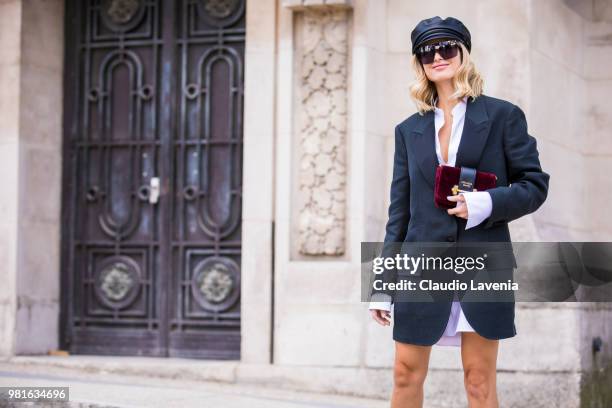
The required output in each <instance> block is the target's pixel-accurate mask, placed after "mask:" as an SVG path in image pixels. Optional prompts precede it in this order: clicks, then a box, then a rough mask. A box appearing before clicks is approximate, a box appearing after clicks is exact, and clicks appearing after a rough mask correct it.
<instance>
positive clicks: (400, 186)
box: [372, 125, 410, 301]
mask: <svg viewBox="0 0 612 408" xmlns="http://www.w3.org/2000/svg"><path fill="white" fill-rule="evenodd" d="M388 213H389V220H388V221H387V225H386V227H385V230H386V232H385V240H384V243H383V250H382V253H381V256H383V257H388V256H389V257H393V256H395V254H397V253H399V250H398V249H399V246H400V245H399V244H394V243H398V242H399V243H402V242H403V241H404V239H405V238H406V233H407V231H408V223H409V222H410V176H409V173H408V155H407V151H406V143H405V141H404V137H403V134H402V131H401V130H400V126H399V125H397V126H396V127H395V154H394V158H393V180H392V181H391V193H390V203H389V211H388ZM379 279H380V280H382V281H383V282H396V281H397V280H396V279H397V272H396V271H395V270H386V271H385V272H383V273H382V274H381V275H380V277H379ZM392 296H393V291H389V290H376V289H374V288H372V299H373V300H374V299H375V300H378V301H392V299H391V298H392Z"/></svg>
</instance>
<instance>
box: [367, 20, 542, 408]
mask: <svg viewBox="0 0 612 408" xmlns="http://www.w3.org/2000/svg"><path fill="white" fill-rule="evenodd" d="M411 40H412V54H413V57H412V63H413V68H414V70H415V73H416V82H415V84H414V85H413V86H412V87H411V97H412V98H413V100H414V101H415V103H416V106H417V110H418V112H417V113H415V114H414V115H412V116H410V117H409V118H407V119H405V120H404V121H403V122H401V123H400V124H398V125H397V126H396V128H395V157H394V165H393V181H392V183H391V202H390V206H389V221H388V222H387V226H386V235H385V243H387V242H400V243H401V242H440V241H450V242H453V241H457V242H462V241H469V242H510V241H511V240H510V233H509V229H508V223H509V222H510V221H513V220H515V219H517V218H519V217H521V216H523V215H526V214H529V213H532V212H534V211H535V210H536V209H538V208H539V207H540V206H541V205H542V203H543V202H544V201H545V199H546V196H547V194H548V183H549V178H550V176H549V174H547V173H545V172H544V171H542V168H541V166H540V162H539V158H538V156H539V155H538V151H537V144H536V139H535V138H534V137H533V136H531V135H529V134H528V133H527V123H526V119H525V115H524V113H523V111H522V110H521V109H520V108H519V107H518V106H516V105H514V104H512V103H510V102H507V101H504V100H501V99H497V98H493V97H490V96H488V95H484V94H483V91H482V88H483V81H482V78H481V77H480V74H479V73H478V71H477V70H476V68H475V66H474V64H473V62H472V61H471V59H470V52H471V35H470V32H469V31H468V29H467V28H466V27H465V25H464V24H463V23H462V22H461V21H459V20H457V19H455V18H453V17H448V18H446V19H444V20H443V19H441V18H440V17H438V16H436V17H433V18H429V19H425V20H422V21H421V22H419V23H418V24H417V26H416V27H415V29H414V30H413V31H412V34H411ZM438 164H444V165H450V166H457V167H460V166H466V167H471V168H475V169H477V170H479V171H487V172H491V173H494V174H495V175H497V187H495V188H492V189H488V190H486V191H476V192H466V193H461V194H459V195H456V196H449V197H448V199H449V200H450V201H455V202H456V203H457V204H456V207H455V208H451V209H448V210H445V209H442V208H437V207H436V206H435V205H434V201H433V187H434V181H435V178H434V177H435V170H436V166H438ZM515 266H516V265H515ZM371 299H372V302H371V303H370V313H371V314H372V317H373V318H374V320H376V321H377V322H378V323H379V324H381V325H390V314H391V313H390V310H391V301H392V299H391V297H390V296H389V292H385V291H373V295H372V298H371ZM514 307H515V304H514V302H513V301H512V302H507V301H506V302H486V303H485V302H464V301H459V299H458V298H457V296H456V295H455V298H454V300H453V301H450V300H449V301H448V302H444V301H443V302H440V301H437V302H429V303H422V302H421V303H419V302H396V303H394V304H393V315H394V322H395V323H394V326H393V339H394V340H395V365H394V388H393V395H392V404H391V406H392V407H400V406H401V407H403V408H404V407H422V405H423V384H424V382H425V377H426V375H427V370H428V363H429V355H430V352H431V346H432V345H433V344H437V345H454V346H461V358H462V362H463V369H464V385H465V389H466V394H467V398H468V402H469V406H470V407H498V399H497V391H496V362H497V351H498V343H499V340H500V339H504V338H509V337H513V336H515V335H516V328H515V325H514Z"/></svg>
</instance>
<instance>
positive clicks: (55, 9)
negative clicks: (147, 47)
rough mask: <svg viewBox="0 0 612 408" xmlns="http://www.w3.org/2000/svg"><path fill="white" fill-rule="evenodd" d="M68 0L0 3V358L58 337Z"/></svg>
mask: <svg viewBox="0 0 612 408" xmlns="http://www.w3.org/2000/svg"><path fill="white" fill-rule="evenodd" d="M63 7H64V4H63V1H60V0H46V1H43V0H33V1H2V2H0V32H1V34H0V44H1V46H0V50H1V53H2V54H3V55H2V58H1V59H0V90H1V92H0V112H1V115H2V118H1V119H0V163H1V164H0V166H1V172H0V174H1V176H0V177H2V179H1V181H2V186H3V194H2V197H1V198H0V213H1V217H0V229H1V232H0V236H1V238H0V265H1V266H0V278H1V280H2V281H3V282H5V283H6V284H4V285H2V288H1V289H0V291H1V293H0V336H1V337H0V353H1V354H27V353H45V352H46V351H47V350H49V349H51V348H56V347H57V344H58V333H59V309H60V303H59V296H60V290H59V287H60V276H59V262H60V258H59V248H60V208H61V198H60V194H61V152H62V128H61V123H62V120H61V118H62V92H63V89H62V75H63V57H64V56H63V47H64V35H63V33H64V23H63V12H64V8H63Z"/></svg>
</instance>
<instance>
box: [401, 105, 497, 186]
mask: <svg viewBox="0 0 612 408" xmlns="http://www.w3.org/2000/svg"><path fill="white" fill-rule="evenodd" d="M483 96H484V95H481V96H479V97H478V98H476V99H474V100H473V99H472V98H471V97H470V98H468V99H467V107H466V111H465V120H464V123H463V132H462V133H461V141H460V142H459V148H458V150H457V158H456V160H455V166H456V167H460V166H467V167H473V168H477V167H478V164H479V163H480V156H481V155H482V150H483V149H484V146H485V144H486V141H487V137H488V135H489V130H490V129H491V123H490V121H489V116H488V115H487V111H486V109H485V106H484V100H483ZM434 118H435V114H434V111H427V112H426V113H425V114H424V115H423V116H422V117H421V118H420V120H419V122H418V123H417V125H416V127H415V128H414V129H413V131H412V133H413V134H414V137H413V141H412V142H413V144H414V151H415V154H416V156H417V157H418V158H419V159H418V165H419V168H420V169H421V172H422V173H423V176H425V179H426V180H427V182H428V183H429V184H430V185H431V186H432V187H433V186H434V183H435V177H436V167H437V166H438V165H439V164H440V163H439V161H438V157H437V155H436V140H435V139H434V137H436V135H435V123H434Z"/></svg>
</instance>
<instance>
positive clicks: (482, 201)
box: [369, 96, 493, 346]
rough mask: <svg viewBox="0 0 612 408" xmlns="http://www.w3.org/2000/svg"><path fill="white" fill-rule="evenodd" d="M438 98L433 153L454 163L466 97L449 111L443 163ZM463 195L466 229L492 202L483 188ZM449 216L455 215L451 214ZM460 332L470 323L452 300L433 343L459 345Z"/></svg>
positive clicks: (384, 305) (379, 305) (386, 306)
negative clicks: (449, 126)
mask: <svg viewBox="0 0 612 408" xmlns="http://www.w3.org/2000/svg"><path fill="white" fill-rule="evenodd" d="M437 102H438V100H437V98H436V100H435V101H434V114H435V116H434V118H435V119H434V124H435V137H434V139H435V144H436V155H437V156H438V161H439V162H440V164H443V165H448V166H454V165H455V162H456V159H457V150H458V149H459V143H460V142H461V134H462V133H463V124H464V122H465V112H466V110H467V96H465V97H463V98H462V99H461V100H460V101H459V102H458V103H457V104H456V105H455V107H454V108H453V110H452V111H451V115H452V117H453V119H452V126H451V136H450V141H449V146H448V162H445V161H444V160H443V158H442V153H441V148H440V139H439V136H438V133H439V132H440V129H441V128H442V126H444V123H445V122H444V111H443V110H442V109H440V108H438V107H437V106H436V105H437ZM460 194H462V195H463V196H464V198H465V204H466V205H467V208H468V219H467V223H466V225H465V229H466V230H467V229H469V228H472V227H475V226H476V225H478V224H480V223H482V222H483V221H484V220H485V219H486V218H487V217H489V216H490V215H491V211H492V209H493V203H492V201H491V195H490V194H489V193H488V192H486V191H473V192H468V193H460ZM452 217H455V216H454V215H452ZM369 309H380V310H387V311H390V310H391V302H388V301H383V302H376V301H372V302H370V306H369ZM460 331H474V329H473V328H472V327H471V326H470V324H469V323H468V321H467V319H466V318H465V315H464V314H463V310H462V309H461V304H460V303H459V302H458V301H453V304H452V307H451V314H450V317H449V321H448V324H447V326H446V330H445V331H444V334H443V336H442V338H440V340H439V341H438V342H437V343H436V344H438V345H449V346H450V345H452V346H459V345H460V344H461V334H460V333H459V332H460Z"/></svg>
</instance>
